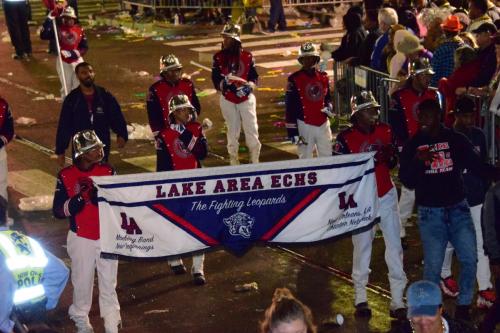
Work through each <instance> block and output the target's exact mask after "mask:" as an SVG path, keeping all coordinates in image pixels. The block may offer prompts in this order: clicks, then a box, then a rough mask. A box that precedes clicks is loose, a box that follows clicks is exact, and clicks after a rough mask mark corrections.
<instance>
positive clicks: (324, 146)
mask: <svg viewBox="0 0 500 333" xmlns="http://www.w3.org/2000/svg"><path fill="white" fill-rule="evenodd" d="M297 129H298V131H299V135H300V136H302V137H303V138H304V141H305V142H306V143H307V144H302V143H299V145H298V146H297V155H299V158H312V157H313V153H314V150H315V149H317V151H318V156H319V157H323V156H332V131H331V129H330V122H329V121H328V119H327V120H326V121H325V122H324V123H323V125H321V126H313V125H308V124H306V123H305V122H303V121H302V120H297Z"/></svg>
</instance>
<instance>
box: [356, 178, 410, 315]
mask: <svg viewBox="0 0 500 333" xmlns="http://www.w3.org/2000/svg"><path fill="white" fill-rule="evenodd" d="M379 211H380V224H379V227H380V229H381V230H382V234H383V235H384V242H385V263H386V264H387V268H388V269H389V275H388V276H389V284H390V288H391V297H392V299H391V309H392V310H396V309H399V308H403V307H405V305H404V302H403V292H404V289H405V287H406V283H407V282H408V280H407V279H406V274H405V272H404V270H403V248H402V247H401V238H400V237H399V229H400V222H399V209H398V193H397V191H396V188H395V187H393V188H392V189H391V190H390V191H389V192H387V194H385V195H384V196H383V197H382V198H380V210H379ZM374 238H375V228H371V229H370V230H367V231H365V232H362V233H359V234H355V235H353V236H352V244H353V246H354V251H353V259H352V279H353V282H354V291H355V296H354V304H359V303H362V302H367V296H366V285H367V284H368V276H369V274H370V260H371V256H372V243H373V239H374Z"/></svg>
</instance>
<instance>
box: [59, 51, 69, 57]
mask: <svg viewBox="0 0 500 333" xmlns="http://www.w3.org/2000/svg"><path fill="white" fill-rule="evenodd" d="M61 55H62V56H63V58H70V57H71V52H70V51H67V50H61Z"/></svg>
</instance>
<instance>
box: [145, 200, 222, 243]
mask: <svg viewBox="0 0 500 333" xmlns="http://www.w3.org/2000/svg"><path fill="white" fill-rule="evenodd" d="M153 208H154V209H156V210H158V211H160V212H161V213H163V214H164V215H165V216H166V217H168V218H170V219H172V220H174V221H175V222H176V223H178V224H180V225H181V226H183V227H184V228H186V229H188V230H189V231H190V232H192V233H193V234H194V235H196V237H198V238H200V239H202V240H203V241H204V242H205V243H206V244H207V245H210V246H215V245H219V242H218V241H217V240H215V239H213V238H212V237H210V236H209V235H207V234H205V233H203V232H202V231H200V230H199V229H197V228H195V227H194V226H193V225H192V224H191V223H189V222H188V221H186V220H185V219H183V218H182V217H180V216H178V215H176V214H175V213H174V212H172V211H170V210H168V209H167V208H165V207H164V206H162V205H160V204H156V205H153Z"/></svg>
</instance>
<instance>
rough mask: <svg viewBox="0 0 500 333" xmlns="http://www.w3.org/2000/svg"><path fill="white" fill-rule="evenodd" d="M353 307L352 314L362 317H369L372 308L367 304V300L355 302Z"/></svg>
mask: <svg viewBox="0 0 500 333" xmlns="http://www.w3.org/2000/svg"><path fill="white" fill-rule="evenodd" d="M355 307H356V311H354V316H356V317H363V318H369V317H371V316H372V310H371V309H370V307H369V306H368V303H367V302H362V303H359V304H356V306H355Z"/></svg>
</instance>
